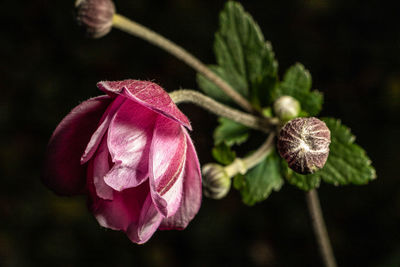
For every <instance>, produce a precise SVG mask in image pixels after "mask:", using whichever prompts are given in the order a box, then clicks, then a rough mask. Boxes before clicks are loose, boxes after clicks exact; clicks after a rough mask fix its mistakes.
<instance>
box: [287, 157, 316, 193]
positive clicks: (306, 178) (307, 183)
mask: <svg viewBox="0 0 400 267" xmlns="http://www.w3.org/2000/svg"><path fill="white" fill-rule="evenodd" d="M283 162H284V163H285V164H286V168H287V169H286V171H285V177H286V180H287V181H288V182H289V183H290V184H292V185H294V186H297V187H298V188H300V189H301V190H304V191H309V190H311V189H314V188H318V187H319V185H320V183H321V178H320V177H319V175H317V174H316V173H314V174H308V175H302V174H298V173H296V172H294V171H293V170H291V169H290V168H289V166H287V163H286V161H284V160H283Z"/></svg>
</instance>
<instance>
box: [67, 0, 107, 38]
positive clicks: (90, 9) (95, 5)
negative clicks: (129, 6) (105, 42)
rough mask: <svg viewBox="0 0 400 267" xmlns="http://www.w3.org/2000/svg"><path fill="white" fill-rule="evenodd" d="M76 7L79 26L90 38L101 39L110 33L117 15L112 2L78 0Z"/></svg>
mask: <svg viewBox="0 0 400 267" xmlns="http://www.w3.org/2000/svg"><path fill="white" fill-rule="evenodd" d="M75 7H76V8H77V21H78V24H79V25H80V26H82V27H83V28H84V29H85V31H86V34H87V35H88V36H89V37H92V38H100V37H102V36H104V35H106V34H107V33H109V32H110V30H111V28H112V24H113V17H114V14H115V6H114V3H113V2H112V1H111V0H77V1H76V2H75Z"/></svg>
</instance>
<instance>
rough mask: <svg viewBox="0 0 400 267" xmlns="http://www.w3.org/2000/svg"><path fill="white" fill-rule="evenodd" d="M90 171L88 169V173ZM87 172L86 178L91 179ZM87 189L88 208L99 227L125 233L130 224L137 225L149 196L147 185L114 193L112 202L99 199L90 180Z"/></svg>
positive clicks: (143, 184)
mask: <svg viewBox="0 0 400 267" xmlns="http://www.w3.org/2000/svg"><path fill="white" fill-rule="evenodd" d="M92 170H93V169H92ZM92 170H90V169H88V171H89V172H90V171H92ZM89 172H88V177H91V176H90V175H91V174H90V173H89ZM88 188H89V197H90V203H89V208H90V210H91V212H92V213H93V215H94V216H95V217H96V219H97V221H98V222H99V224H100V225H101V226H103V227H106V228H110V229H113V230H122V231H127V230H128V228H129V226H130V225H131V224H138V222H139V217H140V214H141V211H142V207H143V205H144V202H145V200H146V198H147V197H148V195H149V184H148V183H142V184H141V185H139V186H138V187H133V188H129V189H126V190H124V191H122V192H117V191H114V197H113V200H104V199H101V198H99V197H98V196H97V194H96V192H95V189H94V185H93V181H91V180H88Z"/></svg>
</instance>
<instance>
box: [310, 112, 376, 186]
mask: <svg viewBox="0 0 400 267" xmlns="http://www.w3.org/2000/svg"><path fill="white" fill-rule="evenodd" d="M323 121H324V122H325V123H326V125H327V126H328V128H329V129H330V131H331V145H330V147H329V149H330V152H329V157H328V160H327V162H326V164H325V166H324V168H323V169H322V170H321V171H319V172H317V173H316V174H318V175H319V176H320V177H321V179H322V180H323V181H325V182H327V183H331V184H334V185H346V184H356V185H362V184H366V183H368V182H369V181H371V180H373V179H375V178H376V173H375V169H374V167H372V166H371V160H370V159H369V158H368V156H367V154H366V152H365V150H364V149H362V148H361V147H360V146H358V145H357V144H355V143H354V140H355V137H354V136H353V135H352V133H351V131H350V129H349V128H348V127H346V126H344V125H342V124H341V122H340V120H337V119H333V118H323Z"/></svg>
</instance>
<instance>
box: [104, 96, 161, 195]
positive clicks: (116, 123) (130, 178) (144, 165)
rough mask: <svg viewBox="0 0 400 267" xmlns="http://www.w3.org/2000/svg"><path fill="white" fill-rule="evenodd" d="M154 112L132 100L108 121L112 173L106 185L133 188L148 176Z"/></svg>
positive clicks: (106, 179)
mask: <svg viewBox="0 0 400 267" xmlns="http://www.w3.org/2000/svg"><path fill="white" fill-rule="evenodd" d="M156 117H157V113H155V112H153V111H152V110H150V109H148V108H146V107H144V106H142V105H140V104H138V103H135V102H132V101H126V102H125V103H124V104H123V105H122V106H121V108H120V109H119V110H118V112H117V113H116V114H115V116H114V118H113V119H112V121H111V124H110V126H109V130H108V149H109V151H110V154H111V158H112V161H113V162H114V163H115V165H114V167H113V168H112V170H111V171H110V172H109V173H108V174H107V176H106V177H105V182H106V183H107V184H108V185H109V186H111V187H112V188H114V189H115V190H117V191H122V190H124V189H126V188H130V187H135V186H137V185H139V184H140V183H142V182H143V181H144V180H145V179H147V177H148V164H149V163H148V162H149V150H150V145H151V139H152V137H153V136H152V135H153V128H154V123H155V120H156Z"/></svg>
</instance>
